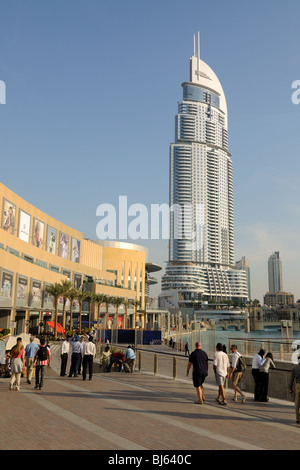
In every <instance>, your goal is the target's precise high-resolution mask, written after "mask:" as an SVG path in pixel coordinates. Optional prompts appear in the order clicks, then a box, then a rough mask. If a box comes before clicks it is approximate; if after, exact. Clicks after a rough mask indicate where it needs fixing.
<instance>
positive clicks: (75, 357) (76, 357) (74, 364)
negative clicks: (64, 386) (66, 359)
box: [69, 335, 82, 377]
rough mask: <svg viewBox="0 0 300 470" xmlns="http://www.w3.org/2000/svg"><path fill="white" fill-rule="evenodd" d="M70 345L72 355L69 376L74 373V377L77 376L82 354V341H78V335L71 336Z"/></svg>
mask: <svg viewBox="0 0 300 470" xmlns="http://www.w3.org/2000/svg"><path fill="white" fill-rule="evenodd" d="M70 345H71V347H72V356H71V367H70V372H69V377H72V375H74V377H78V369H79V365H80V361H81V355H82V343H81V342H80V336H78V335H75V336H73V337H72V338H71V339H70Z"/></svg>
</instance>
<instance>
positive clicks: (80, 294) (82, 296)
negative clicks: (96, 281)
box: [76, 289, 88, 331]
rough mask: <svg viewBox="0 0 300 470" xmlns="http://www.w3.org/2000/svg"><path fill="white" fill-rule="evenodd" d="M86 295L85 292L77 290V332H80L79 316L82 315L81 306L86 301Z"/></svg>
mask: <svg viewBox="0 0 300 470" xmlns="http://www.w3.org/2000/svg"><path fill="white" fill-rule="evenodd" d="M87 296H88V293H87V292H85V291H81V290H80V289H78V290H77V295H76V298H77V299H78V302H79V331H81V315H82V305H83V302H84V300H86V298H87Z"/></svg>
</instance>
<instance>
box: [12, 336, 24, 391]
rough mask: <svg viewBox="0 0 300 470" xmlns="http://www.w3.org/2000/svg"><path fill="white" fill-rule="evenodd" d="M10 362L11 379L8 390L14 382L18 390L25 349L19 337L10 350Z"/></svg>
mask: <svg viewBox="0 0 300 470" xmlns="http://www.w3.org/2000/svg"><path fill="white" fill-rule="evenodd" d="M10 363H11V379H10V383H9V390H12V388H13V386H14V384H16V390H20V382H21V375H22V372H23V371H24V369H25V350H24V347H23V344H22V339H21V338H18V339H17V344H16V345H15V346H14V347H13V348H12V350H11V354H10Z"/></svg>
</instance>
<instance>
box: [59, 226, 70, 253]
mask: <svg viewBox="0 0 300 470" xmlns="http://www.w3.org/2000/svg"><path fill="white" fill-rule="evenodd" d="M69 244H70V236H69V235H67V234H66V233H64V232H60V234H59V256H60V257H61V258H64V259H69Z"/></svg>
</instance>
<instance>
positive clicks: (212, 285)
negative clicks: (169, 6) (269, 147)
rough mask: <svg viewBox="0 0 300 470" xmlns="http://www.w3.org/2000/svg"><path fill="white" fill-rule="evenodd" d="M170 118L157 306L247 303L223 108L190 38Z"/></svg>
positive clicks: (211, 73)
mask: <svg viewBox="0 0 300 470" xmlns="http://www.w3.org/2000/svg"><path fill="white" fill-rule="evenodd" d="M182 90H183V99H182V101H180V102H179V104H178V114H177V115H176V116H175V141H174V143H171V145H170V175H169V177H170V181H169V191H170V192H169V198H170V201H169V202H170V207H171V208H173V210H171V211H170V243H169V262H168V264H167V267H166V272H165V275H164V276H163V278H162V293H161V295H160V305H164V306H169V307H171V306H173V307H178V306H180V307H184V306H186V307H192V306H195V305H196V304H197V303H199V302H201V301H206V300H207V301H210V300H213V301H217V302H219V301H224V300H230V299H233V300H241V301H246V300H248V287H247V275H246V272H245V271H244V270H242V269H238V267H237V266H236V265H235V261H234V221H233V169H232V160H231V154H230V153H229V150H228V116H227V104H226V98H225V94H224V91H223V89H222V86H221V83H220V81H219V79H218V77H217V76H216V74H215V73H214V71H213V70H212V69H211V68H210V67H209V66H208V65H207V64H206V63H205V62H203V61H202V60H201V59H200V36H199V33H198V37H197V44H196V37H195V36H194V54H193V56H192V57H191V58H190V79H189V81H188V82H184V83H182Z"/></svg>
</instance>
